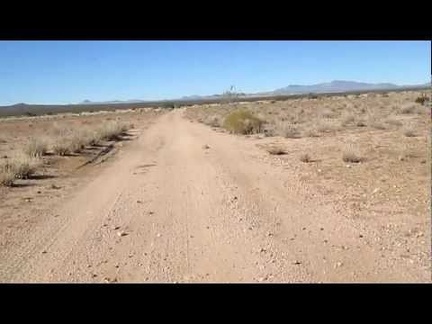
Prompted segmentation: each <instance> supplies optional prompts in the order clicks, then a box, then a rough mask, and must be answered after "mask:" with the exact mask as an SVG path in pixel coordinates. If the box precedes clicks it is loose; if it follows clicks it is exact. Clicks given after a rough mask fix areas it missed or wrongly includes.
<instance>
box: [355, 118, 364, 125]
mask: <svg viewBox="0 0 432 324" xmlns="http://www.w3.org/2000/svg"><path fill="white" fill-rule="evenodd" d="M355 125H356V126H357V127H366V126H367V124H366V121H365V120H363V119H359V120H357V121H356V122H355Z"/></svg>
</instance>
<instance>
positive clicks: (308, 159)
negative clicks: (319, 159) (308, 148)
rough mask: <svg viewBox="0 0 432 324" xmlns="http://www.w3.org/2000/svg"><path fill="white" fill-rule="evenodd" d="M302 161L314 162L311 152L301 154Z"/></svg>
mask: <svg viewBox="0 0 432 324" xmlns="http://www.w3.org/2000/svg"><path fill="white" fill-rule="evenodd" d="M300 161H302V162H304V163H309V162H312V158H311V157H310V155H309V154H307V153H305V154H302V155H300Z"/></svg>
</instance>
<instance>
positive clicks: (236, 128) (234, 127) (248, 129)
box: [224, 110, 264, 135]
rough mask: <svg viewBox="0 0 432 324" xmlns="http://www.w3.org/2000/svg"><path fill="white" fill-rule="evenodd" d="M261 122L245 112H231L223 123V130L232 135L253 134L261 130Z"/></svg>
mask: <svg viewBox="0 0 432 324" xmlns="http://www.w3.org/2000/svg"><path fill="white" fill-rule="evenodd" d="M263 123H264V122H263V121H262V120H261V119H259V118H258V117H256V116H254V115H253V114H252V113H251V112H249V111H246V110H236V111H233V112H231V113H230V114H229V115H228V116H227V117H226V118H225V121H224V128H225V129H226V130H228V131H229V132H231V133H234V134H244V135H245V134H255V133H260V132H261V130H262V125H263Z"/></svg>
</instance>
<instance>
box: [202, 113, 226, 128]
mask: <svg viewBox="0 0 432 324" xmlns="http://www.w3.org/2000/svg"><path fill="white" fill-rule="evenodd" d="M204 124H206V125H209V126H211V127H220V126H221V125H222V123H221V119H220V118H219V116H215V115H213V116H208V117H207V118H206V119H205V120H204Z"/></svg>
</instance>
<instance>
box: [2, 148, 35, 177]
mask: <svg viewBox="0 0 432 324" xmlns="http://www.w3.org/2000/svg"><path fill="white" fill-rule="evenodd" d="M40 164H41V162H40V160H39V159H38V158H35V157H30V156H28V155H25V154H22V153H21V154H18V155H16V156H14V157H12V158H11V159H8V160H7V161H5V162H2V167H1V169H2V173H3V174H6V175H7V174H9V175H8V176H10V175H11V174H13V176H14V178H18V179H28V178H29V177H30V176H31V175H32V174H34V173H35V172H36V169H37V167H38V166H39V165H40Z"/></svg>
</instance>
